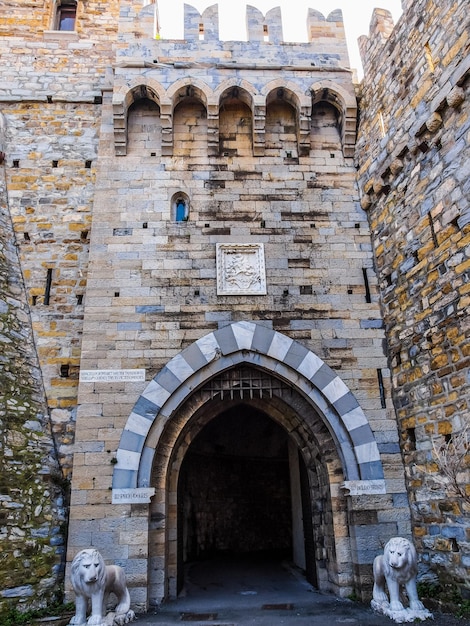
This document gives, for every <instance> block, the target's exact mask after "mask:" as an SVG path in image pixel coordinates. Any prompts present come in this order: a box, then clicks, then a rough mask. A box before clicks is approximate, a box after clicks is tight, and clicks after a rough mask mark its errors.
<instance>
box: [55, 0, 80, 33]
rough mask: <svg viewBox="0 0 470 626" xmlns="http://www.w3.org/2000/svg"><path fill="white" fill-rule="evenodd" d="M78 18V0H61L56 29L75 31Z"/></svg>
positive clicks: (56, 18)
mask: <svg viewBox="0 0 470 626" xmlns="http://www.w3.org/2000/svg"><path fill="white" fill-rule="evenodd" d="M76 18H77V2H76V0H59V1H58V2H57V8H56V15H55V24H54V28H55V30H63V31H74V30H75V21H76Z"/></svg>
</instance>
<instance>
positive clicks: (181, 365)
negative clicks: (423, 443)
mask: <svg viewBox="0 0 470 626" xmlns="http://www.w3.org/2000/svg"><path fill="white" fill-rule="evenodd" d="M236 407H239V408H240V407H246V410H248V411H252V412H253V411H254V412H255V413H256V414H263V415H265V416H267V417H266V419H269V420H272V421H273V422H274V423H275V424H277V425H278V426H279V427H280V428H281V429H283V431H284V432H285V433H286V442H287V445H288V448H289V475H290V483H291V489H292V494H291V501H292V503H293V504H292V528H293V530H292V550H293V553H294V560H296V561H297V562H300V561H301V558H302V557H301V556H299V555H300V554H301V553H302V551H303V558H304V559H305V566H306V569H308V568H309V567H310V570H311V578H313V579H315V580H316V581H317V583H318V586H319V587H320V588H321V589H322V590H325V591H326V590H328V591H333V592H335V593H337V594H338V595H342V596H344V595H347V594H348V593H351V591H352V590H353V589H355V588H356V589H357V588H359V587H360V585H361V581H362V578H363V577H364V575H363V569H364V568H363V567H362V565H363V564H364V563H367V564H369V565H370V564H371V562H372V560H373V552H374V550H375V551H377V550H378V549H380V535H381V526H380V524H375V525H374V524H371V523H370V522H369V524H370V525H369V526H367V522H366V524H364V522H365V520H366V517H364V516H363V518H362V519H361V520H360V521H361V524H358V523H357V520H359V516H358V515H357V512H358V511H360V510H361V509H362V503H361V499H362V498H363V497H364V496H362V497H361V495H360V494H361V493H364V492H366V493H368V494H377V495H375V497H376V498H380V497H382V498H386V494H385V481H384V472H383V467H382V463H381V459H380V454H379V449H378V446H377V442H376V440H375V438H374V434H373V432H372V429H371V427H370V425H369V422H368V420H367V418H366V416H365V414H364V412H363V411H362V409H361V407H360V406H359V403H358V402H357V400H356V398H355V397H354V395H353V394H352V393H351V391H350V390H349V389H348V387H347V386H346V385H345V383H344V382H343V381H342V380H341V379H340V378H339V376H338V375H337V374H335V372H333V370H331V368H330V367H328V366H327V365H326V364H325V363H324V362H323V361H322V360H321V359H320V358H319V357H318V356H317V355H315V354H314V353H312V352H311V351H309V350H308V349H307V348H305V347H304V346H302V345H301V344H299V343H298V342H296V341H294V340H292V339H290V338H289V337H286V336H284V335H281V334H280V333H277V332H275V331H272V330H270V329H269V328H266V327H264V326H262V325H259V324H255V323H251V322H238V323H234V324H231V325H228V326H226V327H224V328H222V329H220V330H218V331H215V332H213V333H210V334H209V335H206V336H204V337H202V338H201V339H199V340H198V341H196V342H195V343H194V344H192V345H191V346H189V347H188V348H187V349H185V350H184V351H182V352H181V353H180V354H178V355H177V356H176V357H174V358H173V359H172V360H171V361H170V362H169V363H168V364H167V365H166V366H165V367H164V368H163V369H162V370H161V371H160V372H159V373H158V374H157V375H156V376H155V378H154V379H153V380H152V381H151V382H150V383H149V384H148V385H147V388H146V389H145V390H144V392H143V393H142V395H141V397H140V398H139V400H138V401H137V403H136V404H135V406H134V409H133V411H132V413H131V415H130V416H129V418H128V420H127V424H126V427H125V429H124V431H123V434H122V437H121V441H120V445H119V449H118V451H117V464H116V466H115V468H114V473H113V490H122V489H135V488H148V487H152V488H155V496H154V497H153V499H152V502H151V504H150V507H149V525H150V531H149V580H148V592H149V603H150V604H155V603H156V604H158V603H159V602H161V601H162V600H163V599H165V598H169V597H170V598H171V597H175V595H176V593H177V579H178V573H180V574H181V559H182V556H181V555H182V553H183V543H182V542H184V540H185V539H184V536H183V534H182V527H183V524H182V522H181V517H180V524H179V527H178V514H177V510H178V505H181V497H180V502H179V501H178V499H179V494H178V481H179V479H180V470H181V467H182V464H183V461H184V459H185V457H186V455H187V453H188V450H190V448H191V444H192V443H193V442H194V441H195V439H196V438H197V437H198V435H199V434H200V433H202V432H203V431H204V428H205V427H206V425H207V424H209V423H210V422H211V421H212V420H214V419H216V418H219V417H220V415H222V414H223V413H224V412H226V411H227V410H228V409H230V408H232V409H236ZM249 443H250V442H249V441H247V445H249ZM294 459H295V461H294ZM299 459H300V462H299ZM302 472H304V474H305V477H304V483H305V485H306V486H305V487H304V489H303V492H302V493H297V495H295V494H294V491H295V487H294V489H293V488H292V485H294V486H295V485H296V484H297V485H298V484H300V482H301V480H300V479H301V473H302ZM352 485H353V486H354V493H355V494H358V495H356V496H355V497H349V496H348V495H347V494H348V488H349V487H351V486H352ZM307 494H308V495H307ZM180 496H181V494H180ZM294 498H297V500H296V501H295V503H294ZM380 506H381V507H382V508H383V509H384V510H386V509H388V508H392V507H393V503H392V502H391V500H390V498H388V499H387V500H383V501H382V503H381V504H380ZM302 507H304V511H303V513H304V514H305V511H306V510H308V511H309V512H310V518H311V525H310V527H311V531H306V528H305V526H304V527H303V528H302V529H301V530H299V519H300V518H301V517H302ZM305 507H306V508H305ZM374 520H376V518H374ZM360 525H361V526H367V537H368V540H367V541H368V545H367V546H366V547H364V546H363V545H361V538H360V537H359V535H360V534H361V532H362V530H358V528H359V526H360ZM296 529H297V530H296ZM309 532H311V533H312V537H309V536H308V533H309ZM383 532H385V533H387V532H389V531H388V530H385V531H383ZM385 536H386V535H385ZM186 539H187V537H186ZM300 544H302V545H301V547H300V548H299V545H300ZM294 548H295V550H296V551H297V554H295V551H294ZM309 550H310V552H309ZM305 555H307V556H306V557H305ZM178 561H180V570H179V572H178Z"/></svg>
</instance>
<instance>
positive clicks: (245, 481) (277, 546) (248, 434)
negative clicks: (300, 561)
mask: <svg viewBox="0 0 470 626" xmlns="http://www.w3.org/2000/svg"><path fill="white" fill-rule="evenodd" d="M291 457H292V455H291ZM291 463H292V458H289V439H288V436H287V434H286V432H285V430H284V429H283V428H281V427H280V426H279V425H278V424H276V422H274V421H273V420H272V419H271V418H270V417H268V416H267V415H266V414H264V413H263V412H262V411H260V410H258V409H256V408H254V407H252V406H250V405H248V404H243V403H239V404H236V405H234V406H231V407H230V408H228V409H227V410H226V411H224V412H223V413H221V414H219V415H218V416H217V417H216V418H214V419H213V420H212V421H210V422H209V423H208V424H207V425H206V426H205V427H204V428H203V429H202V431H201V432H200V433H199V435H198V436H197V437H196V438H195V440H194V441H193V442H192V444H191V445H190V447H189V449H188V452H187V453H186V455H185V458H184V461H183V463H182V466H181V472H180V476H179V486H178V557H179V558H178V561H179V563H178V588H179V590H181V587H182V585H183V582H184V581H183V572H184V571H185V566H186V571H188V567H187V565H188V564H189V563H191V564H194V563H196V562H201V561H208V560H211V561H213V562H214V563H217V567H218V568H220V566H221V565H220V564H221V562H224V563H225V564H226V566H227V571H228V570H229V569H230V570H231V571H233V567H235V569H237V568H241V569H244V570H245V572H246V571H248V570H249V569H250V568H254V569H256V568H257V567H259V565H260V563H263V564H264V565H265V566H268V565H269V563H272V564H274V563H277V564H279V563H280V562H281V561H291V560H292V554H293V534H294V533H293V504H292V503H293V498H292V493H291V480H292V477H291ZM304 495H305V492H304ZM294 506H295V505H294ZM309 507H310V500H309V499H308V503H307V504H304V505H303V508H305V511H306V510H307V509H308V508H309ZM298 508H299V509H300V512H298V515H302V510H301V509H302V505H301V503H300V502H298ZM294 519H295V515H294ZM297 543H298V539H297ZM302 543H303V537H302ZM192 571H197V569H196V570H194V567H192Z"/></svg>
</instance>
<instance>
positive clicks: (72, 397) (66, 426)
mask: <svg viewBox="0 0 470 626" xmlns="http://www.w3.org/2000/svg"><path fill="white" fill-rule="evenodd" d="M105 6H106V7H107V8H106V10H104V7H105ZM5 8H7V7H5ZM83 9H84V5H83V4H82V3H79V15H78V17H77V32H58V31H50V30H48V29H49V28H50V23H49V21H48V20H49V16H50V13H51V11H52V7H51V6H49V5H47V6H45V7H44V6H42V4H41V6H37V7H32V6H31V3H28V2H19V3H15V7H14V8H13V7H12V8H11V13H5V15H3V16H2V18H1V19H0V26H1V27H4V28H5V34H6V35H11V36H5V37H1V38H0V50H1V56H2V60H3V63H4V65H3V70H2V77H1V81H0V109H1V110H2V111H3V114H4V116H5V120H6V145H5V151H6V156H5V164H6V185H7V191H8V198H9V208H10V213H11V217H12V220H13V224H14V228H15V232H16V236H17V241H18V244H19V252H20V258H21V264H22V270H23V276H24V280H25V284H26V289H27V294H28V300H29V304H30V306H31V315H32V320H33V328H34V332H35V339H36V345H37V350H38V355H39V358H40V362H41V371H42V375H43V378H44V385H45V388H46V393H47V398H48V405H49V407H50V409H51V418H52V421H53V424H54V426H53V428H54V432H55V436H56V439H57V444H58V447H59V452H60V458H61V464H62V467H63V469H64V471H65V472H66V473H70V471H71V465H72V463H71V452H70V444H71V443H72V442H73V433H74V429H75V413H76V396H77V382H78V365H79V359H80V338H81V332H82V324H83V310H84V304H85V288H86V276H87V263H88V248H89V234H90V229H91V211H92V207H93V195H94V186H95V164H96V157H97V144H98V131H99V120H100V116H101V100H102V89H103V88H104V86H105V84H106V77H105V73H106V67H108V66H109V63H110V59H111V43H110V41H109V37H110V36H113V37H114V38H115V37H116V31H117V9H118V7H117V3H114V2H112V3H107V4H106V5H102V4H98V3H87V6H86V9H87V13H86V15H81V16H80V11H81V10H83ZM10 16H14V17H15V21H14V22H12V21H11V19H10ZM22 19H24V20H25V21H26V22H25V23H26V24H27V29H26V30H27V31H28V33H27V35H25V34H24V32H23V30H22V26H21V25H22V23H23V22H22ZM40 20H43V22H44V24H45V28H43V29H41V28H39V27H38V28H34V26H35V25H36V22H39V21H40ZM87 20H88V21H87ZM8 29H10V30H8ZM82 35H83V37H82Z"/></svg>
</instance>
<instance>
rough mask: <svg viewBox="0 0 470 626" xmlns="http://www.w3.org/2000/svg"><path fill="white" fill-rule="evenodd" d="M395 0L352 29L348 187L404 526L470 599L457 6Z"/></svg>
mask: <svg viewBox="0 0 470 626" xmlns="http://www.w3.org/2000/svg"><path fill="white" fill-rule="evenodd" d="M402 4H403V11H404V12H403V15H402V17H401V19H400V21H399V23H398V24H397V25H396V26H394V24H393V22H392V19H391V16H390V14H389V13H388V12H387V11H383V10H376V11H375V12H374V15H373V19H372V22H371V31H370V34H369V37H368V38H366V37H364V38H363V39H362V40H361V42H360V44H361V53H362V57H363V65H364V72H365V77H364V83H363V90H362V99H361V111H362V112H361V125H360V130H359V138H358V144H357V157H356V158H357V164H358V167H359V186H360V191H361V204H362V206H363V208H364V209H366V211H367V213H368V217H369V223H370V227H371V235H372V239H373V245H374V256H375V259H376V267H377V271H378V277H379V284H380V290H381V295H382V297H381V301H382V310H383V314H384V323H385V330H386V335H387V342H388V350H389V362H390V367H391V373H392V386H393V396H394V402H395V406H396V410H397V422H398V427H399V432H400V447H401V449H402V451H403V458H404V461H405V468H406V478H407V488H408V493H409V498H410V505H411V513H412V524H413V537H414V540H415V543H416V545H417V548H418V551H419V552H420V553H421V559H422V563H423V565H426V566H427V567H428V569H429V570H431V572H432V573H433V578H431V579H430V580H433V581H434V582H439V584H440V585H441V586H443V588H444V590H445V589H447V590H448V591H449V592H450V593H449V594H448V595H451V594H452V593H454V592H455V589H456V588H457V589H458V590H459V593H460V595H462V596H463V597H464V598H468V597H469V594H470V589H469V586H468V581H469V578H470V576H469V574H470V572H469V567H470V555H469V545H470V544H469V542H470V525H469V505H470V498H469V496H470V491H469V489H470V485H469V478H470V477H469V472H468V453H467V456H466V457H465V441H466V442H467V443H466V445H467V446H468V441H469V437H468V432H469V428H470V413H469V394H470V387H469V384H470V379H469V364H470V362H469V333H470V328H469V315H468V310H469V303H470V301H469V270H470V254H469V253H470V248H469V243H470V231H469V222H470V186H469V174H470V149H469V143H470V142H469V140H470V127H469V93H468V90H469V68H470V55H469V37H468V34H469V18H468V7H467V6H466V3H465V2H451V1H445V2H440V3H439V4H437V3H434V2H430V1H426V0H419V1H413V2H411V1H405V2H403V3H402ZM450 33H451V34H452V35H451V36H449V34H450ZM465 432H467V436H466V437H465ZM462 433H463V434H462ZM453 440H455V441H457V442H458V441H460V450H459V449H457V450H455V449H453V448H452V447H450V449H449V451H450V453H451V454H452V455H454V456H455V455H456V454H460V455H461V456H462V464H461V466H460V467H459V468H458V471H457V472H454V477H455V478H456V479H457V483H458V489H457V490H454V489H452V487H450V485H449V484H448V483H446V482H445V481H442V470H443V469H444V467H443V466H442V465H441V466H439V464H438V463H436V454H435V453H433V447H434V448H435V449H436V450H438V451H439V450H440V449H441V448H442V446H449V445H451V446H452V441H453ZM462 446H463V447H462ZM444 449H445V448H444ZM467 449H468V448H467ZM464 457H465V458H464ZM450 466H452V461H451V462H450ZM447 467H449V465H448V466H447ZM428 575H429V572H428ZM440 595H441V597H444V598H445V596H446V594H445V593H443V592H442V590H441V594H440Z"/></svg>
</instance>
